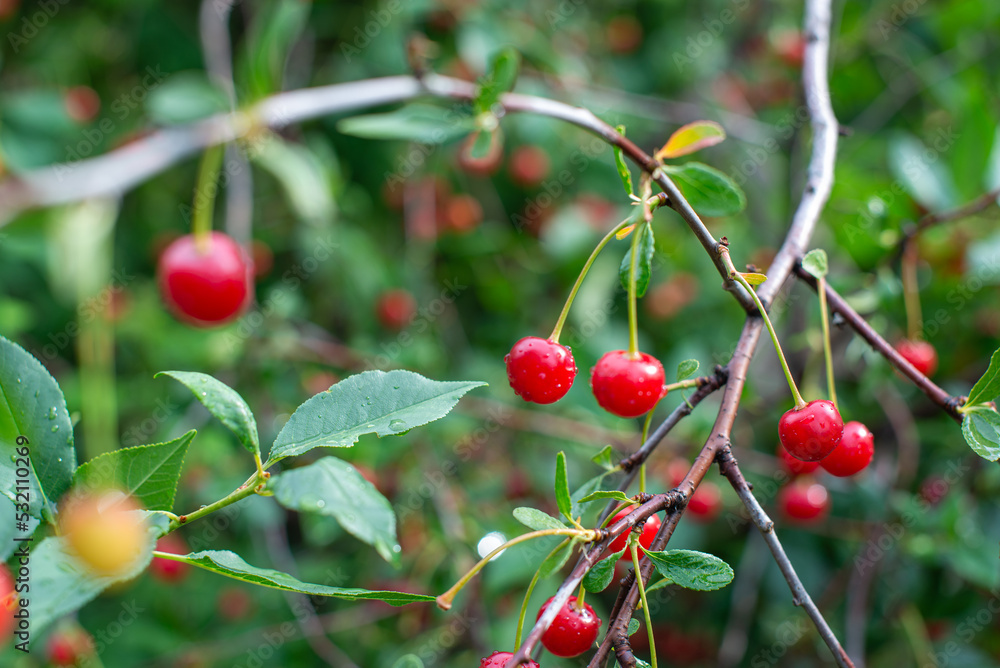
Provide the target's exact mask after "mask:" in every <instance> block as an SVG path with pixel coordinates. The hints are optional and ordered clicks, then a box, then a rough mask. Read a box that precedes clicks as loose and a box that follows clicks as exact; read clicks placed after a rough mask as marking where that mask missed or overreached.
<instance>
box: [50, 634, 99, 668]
mask: <svg viewBox="0 0 1000 668" xmlns="http://www.w3.org/2000/svg"><path fill="white" fill-rule="evenodd" d="M93 652H94V641H93V639H92V638H91V637H90V634H89V633H87V632H86V631H84V630H82V629H80V628H72V629H65V628H62V629H58V630H57V631H55V632H53V633H52V635H50V636H49V644H48V647H47V654H48V657H49V663H51V664H53V665H55V666H76V665H77V664H79V663H80V660H81V659H83V658H84V657H86V656H89V655H91V654H93Z"/></svg>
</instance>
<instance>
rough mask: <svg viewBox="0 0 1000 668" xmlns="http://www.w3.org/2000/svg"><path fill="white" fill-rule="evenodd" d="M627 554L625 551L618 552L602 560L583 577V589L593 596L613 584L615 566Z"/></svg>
mask: <svg viewBox="0 0 1000 668" xmlns="http://www.w3.org/2000/svg"><path fill="white" fill-rule="evenodd" d="M624 553H625V550H622V551H621V552H616V553H614V554H612V555H611V556H610V557H608V558H606V559H601V560H600V561H598V562H597V563H596V564H594V567H593V568H591V569H590V570H589V571H587V574H586V575H584V576H583V588H584V589H586V590H587V591H589V592H590V593H591V594H596V593H598V592H602V591H604V590H605V589H607V588H608V585H609V584H611V580H613V579H614V577H615V564H617V563H618V560H619V559H620V558H621V556H622V555H623V554H624Z"/></svg>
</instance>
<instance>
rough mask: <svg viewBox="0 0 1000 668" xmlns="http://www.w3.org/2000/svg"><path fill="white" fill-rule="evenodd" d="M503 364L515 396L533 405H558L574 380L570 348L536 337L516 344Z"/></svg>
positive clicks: (574, 367)
mask: <svg viewBox="0 0 1000 668" xmlns="http://www.w3.org/2000/svg"><path fill="white" fill-rule="evenodd" d="M503 361H504V362H505V363H506V364H507V380H508V381H510V386H511V388H512V389H513V390H514V393H515V394H517V396H519V397H521V398H522V399H524V400H525V401H533V402H535V403H536V404H551V403H553V402H555V401H559V400H560V399H562V398H563V397H564V396H566V393H567V392H569V388H570V386H572V385H573V379H574V378H576V362H574V361H573V353H571V352H570V350H569V348H567V347H566V346H564V345H561V344H559V343H556V342H555V341H551V340H548V339H540V338H538V337H537V336H526V337H524V338H523V339H521V340H520V341H518V342H517V343H515V344H514V347H513V348H511V349H510V352H509V353H507V355H506V357H504V358H503Z"/></svg>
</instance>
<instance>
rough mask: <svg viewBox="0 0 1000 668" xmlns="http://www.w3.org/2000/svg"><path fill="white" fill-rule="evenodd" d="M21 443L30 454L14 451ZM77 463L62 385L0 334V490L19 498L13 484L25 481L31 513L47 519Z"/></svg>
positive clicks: (66, 485) (71, 477)
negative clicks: (20, 453)
mask: <svg viewBox="0 0 1000 668" xmlns="http://www.w3.org/2000/svg"><path fill="white" fill-rule="evenodd" d="M19 437H21V438H20V443H18V440H19ZM25 439H26V440H25ZM25 447H27V448H28V456H27V457H20V455H18V452H17V451H18V449H19V448H20V449H21V452H22V453H23V452H24V448H25ZM19 458H20V459H19ZM75 468H76V449H75V448H74V446H73V425H72V423H71V422H70V419H69V412H68V411H67V410H66V398H65V397H63V393H62V390H60V389H59V385H58V384H57V383H56V381H55V379H54V378H53V377H52V376H51V375H49V372H48V371H46V370H45V367H43V366H42V364H41V363H40V362H39V361H38V360H36V359H35V358H34V357H32V356H31V355H30V354H29V353H28V352H27V351H25V350H24V348H22V347H21V346H19V345H17V344H16V343H13V342H12V341H9V340H7V339H5V338H3V337H0V493H2V494H3V495H4V496H6V497H7V498H8V499H10V500H11V501H13V502H14V503H18V499H17V488H18V486H21V487H22V488H23V487H24V486H25V485H26V486H27V488H28V489H27V494H28V495H29V500H30V502H29V514H30V515H31V516H32V517H35V518H39V519H46V518H49V519H50V518H52V517H55V512H54V504H55V502H56V501H57V500H58V499H59V497H60V496H62V494H63V492H65V491H66V490H67V489H69V486H70V483H71V482H72V480H73V470H74V469H75ZM19 470H20V471H21V473H27V475H26V476H23V475H18V471H19ZM21 491H22V492H24V491H25V490H24V489H22V490H21ZM23 500H24V499H23V497H22V499H21V501H23Z"/></svg>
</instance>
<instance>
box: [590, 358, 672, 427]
mask: <svg viewBox="0 0 1000 668" xmlns="http://www.w3.org/2000/svg"><path fill="white" fill-rule="evenodd" d="M663 381H664V374H663V365H662V364H660V361H659V360H658V359H656V358H655V357H653V356H652V355H647V354H646V353H635V354H632V353H629V352H627V351H625V350H613V351H611V352H609V353H605V354H604V356H603V357H601V359H599V360H598V361H597V364H595V365H594V368H593V369H591V370H590V388H591V389H592V390H593V391H594V398H595V399H597V403H598V404H599V405H600V406H601V408H603V409H604V410H606V411H608V412H609V413H612V414H614V415H617V416H619V417H624V418H633V417H639V416H640V415H645V414H646V413H648V412H649V411H651V410H653V407H654V406H655V405H656V402H658V401H659V400H660V399H661V398H662V397H663V396H664V395H666V385H665V384H664V382H663Z"/></svg>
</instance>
